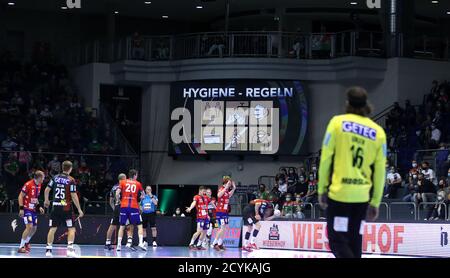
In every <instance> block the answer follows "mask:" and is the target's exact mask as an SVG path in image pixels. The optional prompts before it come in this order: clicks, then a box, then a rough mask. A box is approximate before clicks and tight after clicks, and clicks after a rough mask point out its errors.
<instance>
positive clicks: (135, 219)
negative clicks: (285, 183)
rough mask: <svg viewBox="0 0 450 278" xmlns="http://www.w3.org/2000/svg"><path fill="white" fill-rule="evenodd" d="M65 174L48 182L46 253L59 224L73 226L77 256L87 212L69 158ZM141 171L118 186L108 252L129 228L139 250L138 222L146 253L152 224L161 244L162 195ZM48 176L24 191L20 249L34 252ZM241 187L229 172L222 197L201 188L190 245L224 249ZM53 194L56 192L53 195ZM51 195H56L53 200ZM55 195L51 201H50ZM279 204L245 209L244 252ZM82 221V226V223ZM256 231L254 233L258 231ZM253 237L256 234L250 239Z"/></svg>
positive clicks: (37, 176)
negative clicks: (232, 202)
mask: <svg viewBox="0 0 450 278" xmlns="http://www.w3.org/2000/svg"><path fill="white" fill-rule="evenodd" d="M62 170H63V171H62V173H61V174H57V175H55V176H53V177H52V178H51V179H50V181H49V183H48V184H47V186H46V188H45V191H44V199H45V201H44V207H45V208H50V205H51V207H52V209H51V212H50V219H49V227H50V229H49V232H48V236H47V247H46V256H48V257H51V256H52V250H53V246H52V245H53V241H54V237H55V233H56V231H57V228H58V227H60V226H65V227H67V229H68V231H67V256H68V257H75V256H76V254H75V250H74V246H73V244H74V240H75V233H76V229H75V223H76V222H77V221H78V222H79V219H80V218H82V217H83V216H84V213H83V211H82V209H81V206H80V201H79V196H78V191H77V186H76V181H75V179H74V178H73V177H72V176H70V173H71V171H72V163H71V162H70V161H64V162H63V163H62ZM137 176H138V172H137V171H136V170H134V169H131V170H130V171H129V173H128V178H127V176H126V175H125V174H120V175H119V177H118V184H116V185H115V186H113V188H112V189H111V193H110V200H109V205H110V206H111V208H112V209H113V217H112V219H111V223H110V226H109V228H108V231H107V233H106V243H105V249H106V250H113V249H114V248H113V245H112V244H113V239H112V236H113V234H114V232H115V231H117V238H116V239H117V242H116V247H115V250H116V252H120V251H121V249H122V239H123V236H124V232H126V234H127V243H126V247H127V248H128V249H129V250H132V251H135V250H136V248H135V247H133V244H132V242H133V231H134V226H137V229H138V237H139V244H138V247H139V249H140V250H142V251H146V250H147V247H148V240H147V227H148V226H150V227H151V231H152V246H153V247H157V246H158V244H157V230H156V208H157V206H158V198H157V197H156V195H153V194H152V188H151V186H146V187H145V189H144V188H143V186H142V184H141V183H140V182H139V181H138V180H137ZM44 179H45V174H44V173H43V172H42V171H36V172H35V173H34V177H33V179H31V180H29V181H27V182H26V183H25V185H24V186H23V187H22V190H21V192H20V194H19V216H20V217H21V218H23V220H24V223H25V226H26V227H25V230H24V232H23V234H22V238H21V242H20V246H19V250H18V252H19V253H29V252H30V250H31V245H30V240H31V238H32V237H33V235H34V234H35V233H36V229H37V213H38V212H39V213H41V214H44V213H45V210H44V208H43V207H42V206H41V205H40V204H39V200H38V197H39V194H40V191H41V188H42V183H43V181H44ZM235 190H236V184H235V183H234V181H232V180H231V178H230V177H229V176H224V177H223V179H222V184H221V185H220V186H219V189H218V192H217V198H216V197H212V191H211V189H210V188H206V187H204V186H201V187H200V189H199V193H198V195H195V196H194V199H193V201H192V203H191V205H190V206H189V207H187V208H186V212H188V213H190V212H191V211H192V210H193V209H194V208H195V209H196V224H197V225H196V232H195V233H194V234H193V236H192V239H191V242H190V244H189V249H191V250H205V249H206V248H208V247H209V246H211V247H212V248H214V250H216V251H223V250H225V249H226V248H225V247H224V237H225V231H226V229H227V227H228V223H229V212H230V198H231V197H232V196H233V194H234V192H235ZM50 193H51V195H50ZM50 196H51V198H50ZM50 199H51V202H50ZM72 204H73V205H75V207H76V209H77V211H78V217H77V218H75V219H74V215H75V211H74V209H73V206H72ZM273 214H274V208H273V205H272V204H271V203H270V202H268V201H265V200H260V199H257V200H253V201H251V202H250V204H249V205H248V206H247V207H245V208H244V210H243V220H244V225H245V226H246V227H247V231H246V234H245V240H244V243H243V248H242V249H243V250H244V251H247V252H251V251H252V250H253V249H258V248H257V246H256V245H255V239H256V236H257V235H258V231H259V229H260V227H261V226H260V223H259V221H260V220H271V219H272V218H273ZM80 225H81V224H80ZM214 230H216V234H215V237H214V240H213V241H212V243H211V240H212V238H211V237H212V234H213V231H214ZM252 232H253V234H252ZM250 236H252V238H251V240H250Z"/></svg>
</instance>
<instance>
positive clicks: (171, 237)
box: [0, 213, 239, 246]
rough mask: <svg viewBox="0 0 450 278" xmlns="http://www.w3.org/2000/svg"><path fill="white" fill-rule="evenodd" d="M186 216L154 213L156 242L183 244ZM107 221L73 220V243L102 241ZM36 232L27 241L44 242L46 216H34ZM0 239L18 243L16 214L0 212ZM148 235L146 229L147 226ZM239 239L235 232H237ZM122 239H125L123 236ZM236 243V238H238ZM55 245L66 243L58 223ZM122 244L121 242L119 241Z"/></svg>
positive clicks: (188, 232) (20, 226)
mask: <svg viewBox="0 0 450 278" xmlns="http://www.w3.org/2000/svg"><path fill="white" fill-rule="evenodd" d="M191 221H192V219H191V218H190V217H176V218H175V217H169V216H157V217H156V227H157V230H158V244H160V245H163V246H187V245H188V244H189V241H190V236H191V223H192V222H191ZM110 222H111V217H110V216H101V215H86V216H85V217H83V218H81V219H80V221H79V222H78V221H76V222H75V223H74V225H75V227H76V237H75V243H76V244H105V239H106V231H107V230H108V227H109V224H110ZM37 225H38V226H37V231H36V234H35V235H34V237H33V238H32V240H31V243H46V242H47V233H48V230H49V217H48V215H45V216H44V215H38V222H37ZM0 227H2V228H1V229H2V230H1V231H2V232H1V233H0V242H1V243H19V242H20V238H21V235H22V232H23V230H24V229H25V225H24V221H23V219H21V218H20V217H19V216H18V215H17V214H6V213H5V214H3V213H2V214H0ZM148 233H149V234H150V233H151V232H150V228H149V229H148ZM238 238H239V235H238ZM124 240H125V239H124ZM133 240H134V244H137V241H138V235H137V229H134V236H133ZM116 241H117V232H116V233H114V235H113V244H116ZM238 242H239V241H238ZM54 243H55V244H66V243H67V228H65V226H64V225H63V226H61V227H59V228H58V230H57V232H56V234H55V241H54ZM122 243H124V242H122Z"/></svg>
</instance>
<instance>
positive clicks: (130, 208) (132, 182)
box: [116, 169, 147, 251]
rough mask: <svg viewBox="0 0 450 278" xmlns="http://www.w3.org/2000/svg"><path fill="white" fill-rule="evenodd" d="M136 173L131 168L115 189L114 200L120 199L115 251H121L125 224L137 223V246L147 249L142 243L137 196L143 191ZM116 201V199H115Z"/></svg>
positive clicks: (142, 233)
mask: <svg viewBox="0 0 450 278" xmlns="http://www.w3.org/2000/svg"><path fill="white" fill-rule="evenodd" d="M137 176H138V173H137V171H136V170H134V169H131V170H130V171H129V173H128V177H129V179H126V180H122V181H120V183H119V188H117V190H116V200H119V199H121V201H120V221H119V222H120V228H119V233H118V237H117V247H116V251H121V247H122V237H123V231H124V230H125V225H127V224H130V225H137V226H138V236H139V245H138V246H139V247H140V248H141V249H142V250H144V251H147V247H145V245H144V232H143V228H142V218H141V214H140V213H139V203H138V198H139V196H142V192H143V191H144V190H143V188H142V185H141V183H140V182H138V181H137ZM120 196H121V197H120ZM117 202H118V201H117Z"/></svg>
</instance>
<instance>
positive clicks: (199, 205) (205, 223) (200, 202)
mask: <svg viewBox="0 0 450 278" xmlns="http://www.w3.org/2000/svg"><path fill="white" fill-rule="evenodd" d="M209 202H210V199H209V198H208V196H206V188H205V187H204V186H200V188H199V189H198V195H195V196H194V200H193V201H192V203H191V205H190V206H189V207H187V208H186V212H187V213H190V212H191V210H192V209H193V208H194V207H195V208H196V210H197V220H196V221H197V230H196V232H195V233H194V234H193V235H192V238H191V243H190V244H189V249H191V250H194V249H198V250H205V248H204V247H202V243H203V241H204V239H205V237H206V231H207V230H208V228H209V215H208V204H209ZM197 239H198V241H197V246H195V244H194V243H195V241H196V240H197Z"/></svg>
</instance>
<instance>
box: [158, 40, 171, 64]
mask: <svg viewBox="0 0 450 278" xmlns="http://www.w3.org/2000/svg"><path fill="white" fill-rule="evenodd" d="M157 45H158V47H157V48H156V51H157V54H156V58H157V59H159V60H167V59H169V51H170V50H169V47H168V46H167V44H166V43H165V42H164V41H163V40H162V39H160V40H159V41H158V43H157Z"/></svg>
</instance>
